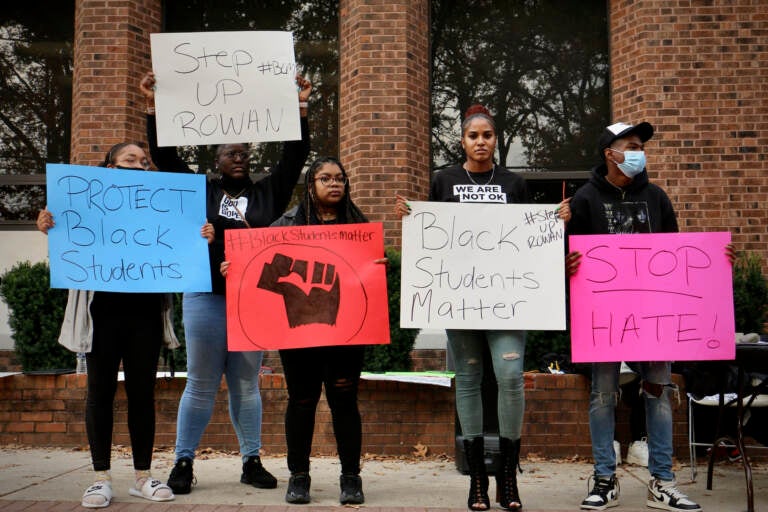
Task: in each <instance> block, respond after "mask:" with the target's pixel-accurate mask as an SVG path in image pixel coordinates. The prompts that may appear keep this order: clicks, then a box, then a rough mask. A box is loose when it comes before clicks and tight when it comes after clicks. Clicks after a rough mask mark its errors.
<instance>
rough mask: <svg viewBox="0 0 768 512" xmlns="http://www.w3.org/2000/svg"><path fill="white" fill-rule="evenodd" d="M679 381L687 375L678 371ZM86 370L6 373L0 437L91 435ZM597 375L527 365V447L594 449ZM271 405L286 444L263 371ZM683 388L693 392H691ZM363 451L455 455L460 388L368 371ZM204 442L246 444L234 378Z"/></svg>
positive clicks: (680, 418) (160, 415)
mask: <svg viewBox="0 0 768 512" xmlns="http://www.w3.org/2000/svg"><path fill="white" fill-rule="evenodd" d="M185 382H186V381H185V379H184V378H180V377H177V378H174V379H167V378H160V379H158V381H157V391H156V410H157V430H156V443H155V445H156V446H157V447H172V446H173V445H174V440H175V433H176V410H177V406H178V401H179V398H180V396H181V393H182V391H183V390H184V384H185ZM675 382H677V383H678V384H682V379H681V378H680V377H679V376H675ZM85 383H86V377H85V376H84V375H74V374H72V375H58V376H54V375H20V374H17V375H12V376H7V377H3V378H0V444H2V445H7V444H21V445H30V446H58V447H75V446H85V445H87V440H86V435H85V422H84V421H85V420H84V412H83V411H84V408H85V392H86V388H85ZM588 385H589V381H588V380H587V379H586V378H584V377H583V376H581V375H548V374H536V373H527V374H526V375H525V398H526V414H525V422H524V425H523V443H522V450H523V452H524V453H525V454H527V453H531V452H533V453H537V454H539V455H542V456H545V457H573V456H582V457H589V456H590V454H591V450H590V438H589V425H588V418H587V414H588V407H589V389H588ZM261 394H262V401H263V406H264V416H263V429H262V444H263V449H264V451H265V452H266V453H272V454H274V453H285V436H284V429H283V417H284V413H285V404H286V400H287V391H286V388H285V381H284V379H283V376H282V375H281V374H268V375H262V377H261ZM681 397H685V394H684V393H682V392H681ZM115 409H116V423H115V432H114V440H113V441H114V443H115V444H121V445H125V446H128V445H130V441H129V438H128V429H127V424H126V416H127V404H126V401H125V390H124V388H123V384H122V383H120V385H119V386H118V392H117V398H116V400H115ZM673 410H674V444H675V453H676V455H677V457H678V458H684V457H687V455H688V446H687V418H686V412H687V411H686V407H685V402H684V401H682V402H681V403H680V404H677V403H674V402H673ZM360 411H361V414H362V418H363V452H364V453H372V454H379V455H409V454H411V453H412V452H413V446H414V445H416V444H422V445H426V446H427V447H428V448H429V453H430V454H433V455H434V454H447V455H451V456H452V455H454V435H455V426H454V424H455V423H454V418H455V409H454V390H453V388H445V387H438V386H432V385H424V384H408V383H402V382H388V381H369V380H363V381H361V384H360ZM618 411H619V412H618V413H617V435H616V437H617V439H619V440H620V441H621V442H622V445H623V446H624V448H625V449H626V444H627V443H628V442H629V433H628V432H629V427H628V424H627V422H628V417H629V411H628V410H626V408H625V406H624V405H623V404H620V405H619V409H618ZM200 447H201V448H214V449H221V450H235V451H236V450H237V449H238V446H237V439H236V437H235V434H234V430H233V429H232V426H231V424H230V420H229V413H228V411H227V395H226V384H225V383H224V382H222V387H221V389H220V390H219V394H218V397H217V401H216V407H215V410H214V415H213V418H212V419H211V423H210V424H209V425H208V428H207V429H206V432H205V435H204V436H203V439H202V442H201V444H200ZM335 449H336V448H335V441H334V438H333V430H332V427H331V420H330V412H329V410H328V406H327V404H326V402H325V399H324V398H323V399H321V402H320V404H319V406H318V414H317V422H316V426H315V439H314V445H313V450H314V452H315V453H316V454H333V453H335Z"/></svg>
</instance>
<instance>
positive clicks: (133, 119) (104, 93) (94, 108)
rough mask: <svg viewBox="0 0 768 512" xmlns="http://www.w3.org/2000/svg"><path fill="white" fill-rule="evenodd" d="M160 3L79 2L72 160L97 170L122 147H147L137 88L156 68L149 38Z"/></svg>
mask: <svg viewBox="0 0 768 512" xmlns="http://www.w3.org/2000/svg"><path fill="white" fill-rule="evenodd" d="M160 4H161V2H160V0H130V1H129V0H76V1H75V69H74V86H73V98H72V156H71V161H72V163H75V164H82V165H96V164H98V163H99V162H101V161H102V160H103V159H104V155H105V154H106V152H107V151H108V150H109V148H110V147H111V146H112V145H113V144H116V143H119V142H125V141H130V142H136V143H139V144H140V145H141V146H142V147H144V148H146V147H147V144H146V142H145V139H146V135H145V133H146V132H145V128H144V126H145V121H144V115H143V112H142V109H143V108H144V101H143V99H142V97H141V95H140V93H139V91H138V83H139V79H140V78H141V76H142V75H143V74H144V72H146V71H149V70H150V69H152V62H151V57H150V50H149V34H150V33H151V32H158V31H159V29H160V19H161V17H160V12H161V11H160V9H161V5H160Z"/></svg>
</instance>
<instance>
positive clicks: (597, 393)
mask: <svg viewBox="0 0 768 512" xmlns="http://www.w3.org/2000/svg"><path fill="white" fill-rule="evenodd" d="M652 136H653V126H651V125H650V124H649V123H646V122H643V123H640V124H637V125H634V126H632V125H629V124H625V123H616V124H612V125H611V126H608V127H607V128H606V129H605V130H604V132H603V133H602V135H601V136H600V139H599V141H598V150H599V152H600V156H601V157H602V159H603V163H602V164H600V165H598V166H597V167H595V168H594V169H593V170H592V175H591V176H590V179H589V181H588V182H587V183H586V184H584V185H583V186H582V187H581V188H579V190H577V191H576V193H575V194H574V196H573V198H572V199H571V214H572V218H571V220H570V222H569V223H568V224H567V232H568V234H569V235H587V234H619V233H675V232H677V231H678V226H677V218H676V216H675V211H674V209H673V207H672V202H671V201H670V200H669V197H667V194H666V193H665V192H664V190H662V189H661V188H660V187H658V186H657V185H655V184H653V183H651V182H650V181H649V179H648V172H647V171H646V169H645V162H646V160H645V151H644V147H645V143H646V142H647V141H648V140H649V139H650V138H651V137H652ZM580 258H581V255H580V254H579V253H577V252H572V253H569V254H568V256H567V267H568V273H569V274H570V275H573V274H574V273H575V272H576V271H577V269H578V266H579V262H580ZM629 365H630V367H632V369H633V370H635V371H636V372H637V373H639V374H640V378H641V379H642V380H641V384H640V385H641V388H642V394H643V398H644V399H645V412H646V418H647V420H646V422H647V431H648V451H649V458H648V470H649V472H650V473H651V480H650V482H649V483H648V493H647V501H646V504H647V505H648V506H649V507H652V508H660V509H665V510H688V511H690V510H694V511H696V510H701V507H700V506H699V505H698V504H696V503H695V502H694V501H692V500H691V499H690V498H688V497H687V496H686V495H685V494H683V493H682V492H681V491H680V490H679V489H678V488H677V487H676V482H675V475H674V473H673V472H672V407H671V406H670V402H669V395H670V394H673V393H678V389H677V387H676V386H675V385H674V384H673V383H672V375H671V363H670V362H665V361H649V362H639V363H629ZM620 366H621V363H620V362H616V363H593V364H592V392H591V394H590V407H589V427H590V432H591V436H592V456H593V458H594V460H595V465H594V476H593V487H592V489H591V490H589V494H588V495H587V497H586V498H585V499H584V501H582V503H581V508H582V509H586V510H605V509H606V508H608V507H614V506H616V505H618V504H619V485H618V482H617V480H616V456H615V453H614V449H613V439H614V430H615V409H616V404H617V400H618V390H619V369H620Z"/></svg>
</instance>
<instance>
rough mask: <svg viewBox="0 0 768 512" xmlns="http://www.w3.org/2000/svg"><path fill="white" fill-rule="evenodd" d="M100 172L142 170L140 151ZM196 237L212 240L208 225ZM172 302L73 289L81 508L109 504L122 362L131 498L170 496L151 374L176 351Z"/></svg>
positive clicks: (122, 150) (64, 332) (70, 340)
mask: <svg viewBox="0 0 768 512" xmlns="http://www.w3.org/2000/svg"><path fill="white" fill-rule="evenodd" d="M100 166H101V167H110V168H119V169H134V170H146V169H147V168H149V162H148V160H147V157H146V154H145V153H144V150H142V149H141V148H140V147H139V146H137V145H136V144H132V143H127V142H125V143H120V144H116V145H114V146H113V147H112V148H111V149H110V150H109V152H108V153H107V155H106V157H105V158H104V161H103V162H102V163H101V164H100ZM54 226H55V223H54V219H53V215H52V214H51V212H50V211H49V210H47V209H44V210H42V211H41V212H40V214H39V215H38V218H37V228H38V229H39V230H40V231H42V232H43V233H45V234H48V230H49V229H52V228H54ZM201 235H202V236H203V237H205V238H207V239H208V240H209V242H210V241H212V240H213V226H212V225H211V224H206V225H204V226H203V228H202V229H201ZM171 307H172V299H170V298H169V296H168V295H166V294H161V293H119V292H104V291H98V292H93V291H85V290H70V291H69V298H68V301H67V307H66V310H65V313H64V321H63V324H62V327H61V334H60V336H59V343H61V344H62V345H64V346H65V347H67V348H68V349H70V350H72V351H73V352H86V362H87V367H88V391H87V396H86V404H85V425H86V431H87V434H88V444H89V445H90V449H91V459H92V462H93V469H94V471H95V472H96V476H95V478H94V483H93V485H91V486H89V487H88V488H87V489H86V490H85V493H84V494H83V498H82V506H83V507H86V508H103V507H107V506H109V504H110V503H111V501H112V496H113V494H112V480H111V476H110V467H111V460H110V456H111V449H112V429H113V424H114V417H113V410H114V398H115V392H116V391H117V377H118V370H119V369H120V364H121V362H122V366H123V372H124V374H125V392H126V396H127V399H128V431H129V432H130V436H131V449H132V451H133V467H134V470H135V472H136V483H135V485H134V487H132V488H131V489H130V490H129V493H130V494H131V495H132V496H138V497H141V498H145V499H148V500H151V501H169V500H172V499H174V495H173V492H172V491H171V489H170V488H169V487H168V486H167V485H165V484H163V483H162V482H160V481H159V480H156V479H154V478H152V477H151V475H150V465H151V462H152V449H153V446H154V440H155V377H156V375H157V361H158V357H159V355H160V349H161V347H162V346H163V345H165V346H166V347H168V348H176V347H178V346H179V342H178V340H177V339H176V336H175V335H174V333H173V323H172V311H171Z"/></svg>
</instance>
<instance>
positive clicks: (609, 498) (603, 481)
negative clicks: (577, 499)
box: [581, 475, 619, 510]
mask: <svg viewBox="0 0 768 512" xmlns="http://www.w3.org/2000/svg"><path fill="white" fill-rule="evenodd" d="M591 479H594V481H595V484H594V485H593V486H592V490H591V491H589V494H588V495H587V497H586V498H585V499H584V501H582V502H581V508H582V509H585V510H605V509H607V508H609V507H615V506H617V505H618V504H619V481H618V480H616V475H614V476H612V477H611V478H598V477H597V476H593V477H591Z"/></svg>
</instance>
